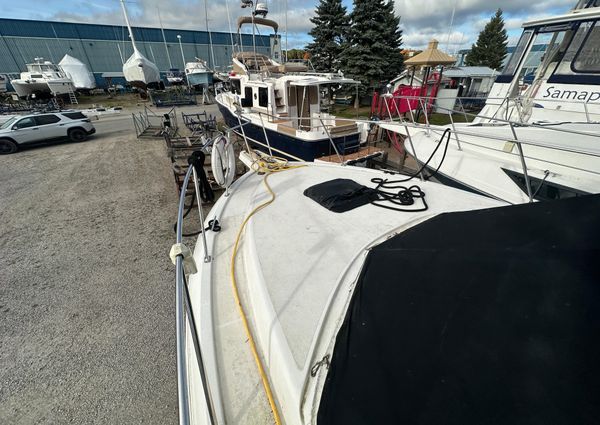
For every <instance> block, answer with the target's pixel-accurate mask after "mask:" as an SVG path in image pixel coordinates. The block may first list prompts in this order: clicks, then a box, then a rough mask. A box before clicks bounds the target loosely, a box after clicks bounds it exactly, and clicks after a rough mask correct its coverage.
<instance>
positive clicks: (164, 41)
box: [156, 7, 173, 69]
mask: <svg viewBox="0 0 600 425" xmlns="http://www.w3.org/2000/svg"><path fill="white" fill-rule="evenodd" d="M156 9H157V10H158V22H159V23H160V32H161V33H162V37H163V43H165V51H166V52H167V59H169V69H171V68H173V64H172V63H171V55H169V48H168V47H167V39H166V38H165V30H164V29H163V24H162V19H161V18H160V7H157V8H156Z"/></svg>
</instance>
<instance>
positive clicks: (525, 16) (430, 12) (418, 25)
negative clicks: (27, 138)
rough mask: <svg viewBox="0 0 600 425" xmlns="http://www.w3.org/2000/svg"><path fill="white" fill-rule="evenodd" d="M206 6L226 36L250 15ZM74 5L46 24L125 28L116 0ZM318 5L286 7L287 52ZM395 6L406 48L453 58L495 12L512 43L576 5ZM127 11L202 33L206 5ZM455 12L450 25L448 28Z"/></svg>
mask: <svg viewBox="0 0 600 425" xmlns="http://www.w3.org/2000/svg"><path fill="white" fill-rule="evenodd" d="M36 1H37V0H36ZM207 1H208V4H207V8H208V16H209V26H210V29H211V30H212V31H229V28H230V25H231V28H232V30H233V31H235V29H236V27H235V25H236V20H237V17H238V16H242V15H245V14H247V13H248V9H240V7H239V1H238V0H218V1H214V0H207ZM73 3H74V4H73V7H70V8H69V11H68V12H57V13H54V14H52V15H51V16H45V19H53V20H64V21H76V22H89V23H106V24H117V25H122V24H123V23H124V19H123V16H122V12H121V9H120V6H119V2H118V1H116V0H94V1H93V3H92V4H91V6H92V7H90V3H88V2H84V1H83V0H82V1H74V2H73ZM317 3H318V0H297V1H295V2H291V1H289V0H288V1H287V7H288V14H287V16H288V19H287V22H288V40H289V45H290V48H292V47H302V46H304V45H306V44H307V43H308V42H310V40H311V38H310V36H308V34H307V33H308V31H309V30H310V28H311V27H312V23H311V22H310V18H311V17H312V16H314V9H315V7H316V5H317ZM395 5H396V6H395V10H396V13H397V15H399V16H400V17H401V21H400V23H401V28H402V29H403V31H404V37H403V39H404V47H407V48H420V49H422V48H424V47H425V46H426V45H427V43H428V41H429V40H430V39H431V38H436V39H438V40H439V41H440V47H441V48H443V49H446V46H447V50H448V51H449V52H450V53H453V52H454V51H455V50H457V49H460V48H465V47H469V46H470V45H471V44H472V43H473V42H475V40H476V39H477V35H478V33H479V31H480V30H481V29H482V28H483V27H484V26H485V24H486V23H487V22H488V21H489V18H490V17H491V16H492V15H493V14H494V12H495V11H496V9H498V8H501V9H502V10H503V11H504V18H505V23H506V28H507V30H509V37H510V40H511V41H512V40H514V39H515V38H516V37H518V34H519V32H520V27H521V24H522V23H523V22H524V21H526V20H530V19H533V18H539V17H542V16H548V15H551V14H553V13H562V12H566V11H567V10H569V9H570V8H571V7H573V5H574V0H542V1H538V2H527V1H523V0H488V1H486V0H396V1H395ZM227 6H229V16H230V20H228V13H227ZM127 7H128V11H129V14H130V18H131V22H132V24H133V25H135V26H152V27H157V26H158V25H159V21H158V8H159V7H160V13H161V17H162V22H163V26H164V27H165V28H174V29H194V30H204V29H205V28H206V21H205V14H204V0H137V1H131V2H127ZM269 8H270V13H269V18H271V19H274V20H276V21H278V22H279V24H280V32H281V33H283V32H284V30H285V24H284V21H285V13H284V10H285V2H284V1H283V0H277V1H275V0H271V1H270V2H269ZM453 9H454V10H455V13H454V23H453V25H452V28H451V27H450V20H451V16H452V10H453ZM73 11H74V12H73ZM38 13H41V12H39V11H38ZM45 13H48V12H45ZM50 13H51V12H50ZM37 17H38V18H39V16H37ZM229 21H230V22H231V23H230V22H229ZM449 33H450V36H448V34H449Z"/></svg>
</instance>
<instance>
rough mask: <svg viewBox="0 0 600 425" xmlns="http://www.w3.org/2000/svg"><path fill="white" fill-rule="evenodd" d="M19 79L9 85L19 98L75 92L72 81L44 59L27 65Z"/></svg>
mask: <svg viewBox="0 0 600 425" xmlns="http://www.w3.org/2000/svg"><path fill="white" fill-rule="evenodd" d="M20 77H21V78H18V79H14V80H11V82H10V83H11V85H12V86H13V88H14V89H15V92H16V93H17V95H18V96H19V97H30V96H31V95H34V94H35V95H36V96H37V97H43V96H55V95H58V96H59V95H68V94H70V93H73V92H74V91H75V87H74V86H73V81H72V80H71V79H70V78H69V77H68V76H67V74H65V72H64V71H63V70H62V69H61V68H60V67H59V66H57V65H55V64H53V63H52V62H50V61H47V60H44V58H35V61H34V62H33V63H28V64H27V71H26V72H21V76H20Z"/></svg>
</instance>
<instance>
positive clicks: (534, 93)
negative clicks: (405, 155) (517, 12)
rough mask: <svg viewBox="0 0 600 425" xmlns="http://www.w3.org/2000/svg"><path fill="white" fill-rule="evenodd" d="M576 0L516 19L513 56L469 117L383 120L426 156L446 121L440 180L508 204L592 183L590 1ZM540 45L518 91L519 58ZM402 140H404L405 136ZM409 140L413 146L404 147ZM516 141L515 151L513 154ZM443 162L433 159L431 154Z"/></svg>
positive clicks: (596, 111)
mask: <svg viewBox="0 0 600 425" xmlns="http://www.w3.org/2000/svg"><path fill="white" fill-rule="evenodd" d="M596 4H597V2H595V1H589V0H588V1H580V2H578V4H577V5H576V7H575V9H573V10H571V11H570V12H569V13H566V14H564V15H560V16H553V17H550V18H544V19H538V20H535V21H531V22H527V23H525V24H524V25H523V27H524V31H523V34H522V36H521V39H520V40H519V42H518V44H517V47H516V49H515V52H514V53H513V56H512V57H511V58H510V60H509V61H508V63H507V65H506V67H505V68H504V70H503V71H502V73H501V75H499V76H498V77H497V79H496V82H495V83H494V85H493V86H492V89H491V91H490V97H489V98H488V99H487V101H486V105H485V107H484V108H483V110H482V111H481V112H480V113H479V114H478V115H477V116H476V117H475V118H474V120H473V121H472V122H471V123H453V124H452V125H448V126H433V125H432V126H428V125H426V126H420V125H417V126H416V127H417V128H416V129H415V128H411V127H410V126H407V127H405V126H404V125H400V124H383V125H382V126H383V127H385V128H387V129H388V130H394V131H397V132H399V133H401V134H404V135H405V136H407V132H410V140H409V138H408V137H406V138H405V146H406V149H407V151H408V152H409V153H411V154H412V155H413V156H415V157H416V158H417V160H418V161H420V162H421V163H424V162H426V160H427V159H428V158H430V156H431V155H432V154H433V152H434V150H435V149H436V147H437V146H438V145H439V142H440V138H441V136H442V134H444V132H445V131H446V130H447V129H449V130H450V131H451V132H452V136H451V142H450V144H449V146H448V149H447V152H446V154H445V156H444V154H443V151H444V150H443V149H439V150H438V152H437V153H435V155H434V157H433V158H432V160H431V162H430V164H429V168H431V169H436V168H437V167H438V166H439V177H440V179H441V180H442V181H444V182H447V183H448V184H452V185H456V186H459V187H462V188H465V189H468V190H473V191H477V192H480V193H483V194H486V195H488V196H491V197H495V198H498V199H502V200H506V201H508V202H511V203H520V202H527V201H529V200H530V199H535V200H549V199H558V198H565V197H572V196H580V195H584V194H588V193H597V192H599V191H600V151H599V149H598V146H600V143H599V142H600V139H599V135H600V76H598V74H597V71H598V70H600V57H599V56H598V55H597V51H598V49H599V48H600V7H596ZM540 43H545V44H548V47H547V49H546V54H545V55H544V58H543V59H542V62H541V63H540V65H539V67H538V70H537V72H536V75H535V78H534V81H533V83H532V84H531V85H530V86H529V87H528V88H527V89H525V90H524V91H523V87H522V75H521V74H522V73H523V72H524V70H523V65H524V64H525V63H526V58H527V57H528V55H529V54H530V53H531V51H532V48H533V46H534V45H536V44H540ZM409 142H412V145H411V143H409ZM413 146H414V151H413ZM521 149H522V155H521ZM442 158H443V163H442V164H441V165H440V162H441V161H442Z"/></svg>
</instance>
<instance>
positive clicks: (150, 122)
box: [131, 106, 177, 138]
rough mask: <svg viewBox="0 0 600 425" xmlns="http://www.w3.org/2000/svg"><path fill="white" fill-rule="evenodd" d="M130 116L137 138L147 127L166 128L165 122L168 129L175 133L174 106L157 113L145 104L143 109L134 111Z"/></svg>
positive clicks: (143, 133)
mask: <svg viewBox="0 0 600 425" xmlns="http://www.w3.org/2000/svg"><path fill="white" fill-rule="evenodd" d="M131 116H132V118H133V126H134V128H135V135H136V137H137V138H140V137H142V136H144V135H145V133H146V131H147V130H149V129H155V130H159V129H160V130H163V131H164V130H166V128H165V123H166V122H168V126H169V131H170V132H171V133H172V134H175V133H177V114H176V112H175V108H174V107H173V108H171V109H170V110H169V112H167V113H164V114H161V115H158V114H156V113H155V112H154V111H152V110H151V109H149V108H148V107H147V106H144V109H143V110H141V111H139V112H137V113H135V112H134V113H132V114H131Z"/></svg>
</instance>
